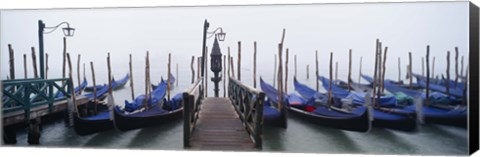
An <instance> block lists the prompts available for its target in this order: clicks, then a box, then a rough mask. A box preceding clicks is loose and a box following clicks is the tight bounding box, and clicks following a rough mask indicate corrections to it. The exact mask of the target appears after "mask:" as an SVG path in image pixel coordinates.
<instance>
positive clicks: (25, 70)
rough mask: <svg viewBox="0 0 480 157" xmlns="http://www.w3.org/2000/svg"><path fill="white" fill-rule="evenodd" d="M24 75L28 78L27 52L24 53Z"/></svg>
mask: <svg viewBox="0 0 480 157" xmlns="http://www.w3.org/2000/svg"><path fill="white" fill-rule="evenodd" d="M23 76H24V78H25V79H27V78H28V73H27V54H23Z"/></svg>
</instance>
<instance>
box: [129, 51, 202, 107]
mask: <svg viewBox="0 0 480 157" xmlns="http://www.w3.org/2000/svg"><path fill="white" fill-rule="evenodd" d="M128 67H129V71H130V90H131V94H132V100H135V88H134V86H133V63H132V54H129V62H128ZM192 77H193V76H192Z"/></svg>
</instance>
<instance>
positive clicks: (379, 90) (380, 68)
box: [375, 42, 383, 106]
mask: <svg viewBox="0 0 480 157" xmlns="http://www.w3.org/2000/svg"><path fill="white" fill-rule="evenodd" d="M382 62H383V60H382V42H379V43H378V64H377V66H378V71H377V78H376V80H377V82H378V84H377V86H376V88H377V90H376V92H377V93H376V94H377V99H375V101H376V104H377V105H378V106H380V96H381V78H382V71H383V70H382Z"/></svg>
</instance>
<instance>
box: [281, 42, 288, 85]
mask: <svg viewBox="0 0 480 157" xmlns="http://www.w3.org/2000/svg"><path fill="white" fill-rule="evenodd" d="M285 55H286V56H285V57H286V59H285V84H282V85H285V93H288V48H287V50H286V51H285Z"/></svg>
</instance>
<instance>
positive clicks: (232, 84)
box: [228, 77, 265, 148]
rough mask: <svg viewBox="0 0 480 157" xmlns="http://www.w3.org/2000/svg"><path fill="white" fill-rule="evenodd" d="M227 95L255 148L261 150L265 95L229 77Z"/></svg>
mask: <svg viewBox="0 0 480 157" xmlns="http://www.w3.org/2000/svg"><path fill="white" fill-rule="evenodd" d="M228 95H229V98H230V100H231V101H232V104H233V106H234V107H235V111H237V114H238V116H239V117H240V120H241V121H242V122H243V125H244V126H245V129H246V130H247V132H248V134H249V135H250V138H251V139H252V140H253V142H254V144H255V147H256V148H262V142H263V103H264V101H265V93H263V92H261V91H259V90H257V89H254V88H252V87H249V86H246V85H244V84H242V83H241V82H240V81H238V80H236V79H235V78H233V77H230V79H229V84H228Z"/></svg>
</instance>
